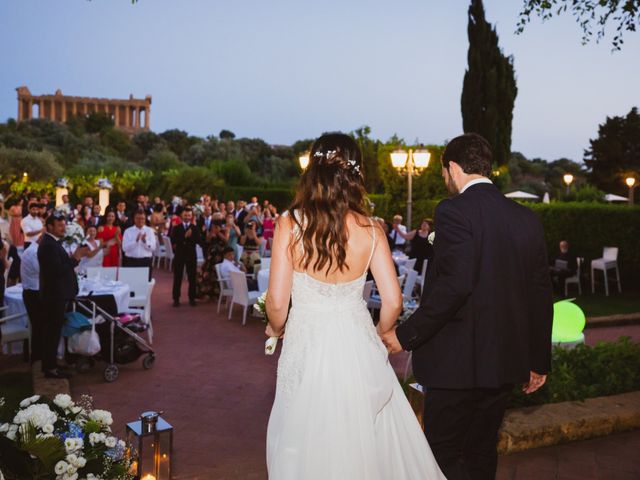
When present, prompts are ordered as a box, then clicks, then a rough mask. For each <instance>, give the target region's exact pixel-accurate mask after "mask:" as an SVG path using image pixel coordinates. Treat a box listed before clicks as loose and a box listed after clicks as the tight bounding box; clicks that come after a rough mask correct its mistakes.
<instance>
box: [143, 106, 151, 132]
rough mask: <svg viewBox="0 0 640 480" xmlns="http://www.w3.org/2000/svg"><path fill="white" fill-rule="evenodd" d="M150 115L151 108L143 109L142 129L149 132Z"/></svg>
mask: <svg viewBox="0 0 640 480" xmlns="http://www.w3.org/2000/svg"><path fill="white" fill-rule="evenodd" d="M150 115H151V108H150V107H145V109H144V129H145V130H149V116H150Z"/></svg>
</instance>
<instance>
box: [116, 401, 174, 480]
mask: <svg viewBox="0 0 640 480" xmlns="http://www.w3.org/2000/svg"><path fill="white" fill-rule="evenodd" d="M161 413H162V412H160V413H158V412H144V413H143V414H142V415H140V420H137V421H135V422H131V423H128V424H127V444H128V445H129V448H130V449H131V451H130V455H131V457H132V465H135V469H136V471H135V472H132V473H133V475H135V476H136V477H137V478H140V479H142V480H169V479H170V478H171V453H172V450H173V427H172V426H171V425H169V424H168V423H167V422H166V421H165V420H164V419H163V418H162V417H161V416H160V415H161Z"/></svg>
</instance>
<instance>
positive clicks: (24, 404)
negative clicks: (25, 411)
mask: <svg viewBox="0 0 640 480" xmlns="http://www.w3.org/2000/svg"><path fill="white" fill-rule="evenodd" d="M29 405H31V400H30V399H28V398H25V399H24V400H22V401H21V402H20V408H27V407H28V406H29Z"/></svg>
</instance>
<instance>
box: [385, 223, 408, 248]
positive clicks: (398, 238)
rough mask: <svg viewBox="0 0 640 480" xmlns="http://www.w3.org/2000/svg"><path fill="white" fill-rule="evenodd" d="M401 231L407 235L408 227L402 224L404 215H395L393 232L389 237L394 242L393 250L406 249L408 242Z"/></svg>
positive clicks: (392, 226)
mask: <svg viewBox="0 0 640 480" xmlns="http://www.w3.org/2000/svg"><path fill="white" fill-rule="evenodd" d="M401 233H403V234H405V235H406V234H407V227H405V226H404V225H402V215H395V216H394V217H393V224H392V225H391V232H390V233H389V238H390V239H391V241H392V242H393V248H392V250H404V247H405V244H406V243H407V242H406V240H405V239H404V237H403V236H402V235H401Z"/></svg>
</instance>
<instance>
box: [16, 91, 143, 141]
mask: <svg viewBox="0 0 640 480" xmlns="http://www.w3.org/2000/svg"><path fill="white" fill-rule="evenodd" d="M16 91H17V92H18V121H19V122H21V121H23V120H31V119H34V118H45V119H47V120H51V121H53V122H60V123H65V122H66V121H67V119H69V118H71V117H72V116H76V115H81V116H84V115H88V114H90V113H94V112H95V113H104V114H106V115H107V116H109V117H111V119H112V120H113V122H114V124H115V126H116V127H118V128H119V129H121V130H124V131H125V132H127V133H138V132H143V131H147V130H149V123H150V119H149V117H150V115H151V95H147V96H146V97H144V99H139V98H133V95H129V99H128V100H114V99H109V98H89V97H71V96H68V95H63V94H62V92H61V91H60V90H56V93H55V94H54V95H32V94H31V92H30V91H29V89H28V88H27V87H25V86H22V87H18V88H16Z"/></svg>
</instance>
